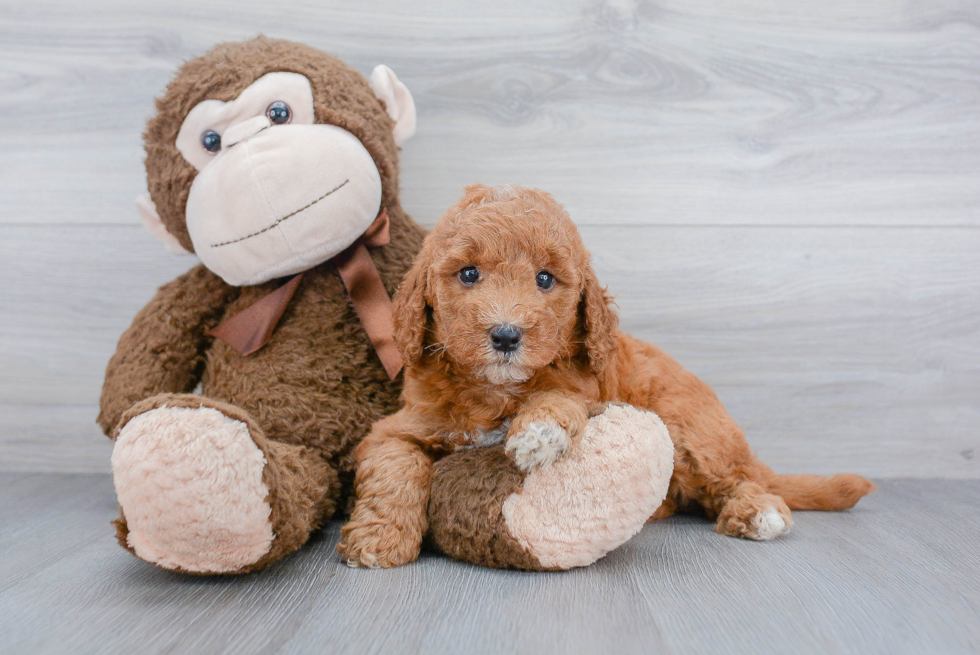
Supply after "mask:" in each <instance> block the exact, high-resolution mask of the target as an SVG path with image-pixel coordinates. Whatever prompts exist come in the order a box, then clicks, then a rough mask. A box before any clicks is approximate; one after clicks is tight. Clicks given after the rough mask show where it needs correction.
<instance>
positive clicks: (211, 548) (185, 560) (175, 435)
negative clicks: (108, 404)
mask: <svg viewBox="0 0 980 655" xmlns="http://www.w3.org/2000/svg"><path fill="white" fill-rule="evenodd" d="M113 436H114V437H115V439H116V443H115V447H114V450H113V453H112V474H113V482H114V483H115V486H116V495H117V496H118V499H119V507H120V518H119V519H118V520H117V521H116V528H117V536H118V538H119V542H120V544H121V545H122V546H124V547H125V548H127V549H129V550H130V551H131V552H133V553H134V554H135V555H136V556H138V557H139V558H141V559H143V560H146V561H147V562H150V563H152V564H156V565H157V566H160V567H163V568H166V569H172V570H176V571H182V572H185V573H198V574H215V573H245V572H248V571H253V570H256V569H259V568H262V567H263V566H266V565H267V564H269V563H271V562H274V561H276V560H278V559H280V558H282V557H284V556H285V555H287V554H288V553H291V552H292V551H294V550H296V549H297V548H299V547H300V546H302V545H303V544H304V543H305V542H306V540H307V539H308V538H309V535H310V533H311V532H312V531H313V530H314V529H316V528H317V527H319V524H320V522H321V521H322V520H323V518H324V517H326V516H328V515H329V513H330V512H331V511H332V509H333V500H332V499H333V498H334V497H335V496H336V494H337V490H338V488H339V482H338V479H337V475H336V473H335V472H334V471H333V469H331V468H330V466H328V465H327V463H325V462H324V461H323V460H322V458H321V457H319V456H318V455H317V454H316V453H314V452H313V451H311V450H309V449H307V448H303V447H301V446H294V445H288V444H283V443H280V442H277V441H273V440H271V439H269V438H268V437H267V436H266V434H265V432H264V431H263V430H262V428H261V427H260V426H259V425H258V424H257V423H256V421H255V420H254V419H253V418H252V417H251V416H250V415H249V414H248V413H247V412H245V411H244V410H242V409H240V408H238V407H235V406H232V405H229V404H227V403H222V402H219V401H215V400H212V399H209V398H204V397H201V396H194V395H189V394H161V395H159V396H154V397H153V398H149V399H147V400H143V401H141V402H139V403H137V404H136V405H135V406H134V407H133V408H132V409H130V410H129V411H128V412H126V414H125V415H124V416H123V418H122V420H121V421H120V424H119V427H117V428H116V430H115V431H114V435H113Z"/></svg>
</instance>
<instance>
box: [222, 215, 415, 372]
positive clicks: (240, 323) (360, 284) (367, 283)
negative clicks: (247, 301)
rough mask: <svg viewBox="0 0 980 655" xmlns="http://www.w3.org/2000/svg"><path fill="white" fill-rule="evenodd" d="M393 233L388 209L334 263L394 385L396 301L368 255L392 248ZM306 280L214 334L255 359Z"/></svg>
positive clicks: (397, 362) (273, 295)
mask: <svg viewBox="0 0 980 655" xmlns="http://www.w3.org/2000/svg"><path fill="white" fill-rule="evenodd" d="M389 228H390V221H389V220H388V210H387V209H384V208H382V209H381V211H380V212H379V213H378V217H377V218H375V219H374V222H373V223H371V226H370V227H368V229H367V230H366V231H365V232H364V234H362V235H361V237H360V238H359V239H358V240H357V241H355V242H354V243H353V245H351V246H350V247H348V248H347V249H346V250H344V251H343V252H342V253H340V254H339V255H337V256H336V257H334V258H333V261H334V263H335V264H336V265H337V272H338V273H340V278H341V279H342V280H343V281H344V286H345V287H347V293H348V295H349V296H350V299H351V303H353V305H354V311H355V312H357V317H358V318H360V319H361V325H363V326H364V331H365V332H367V334H368V337H369V338H370V339H371V343H372V344H373V345H374V349H375V350H376V351H377V353H378V357H380V358H381V363H382V364H383V365H384V367H385V371H387V372H388V377H389V378H391V379H392V380H394V379H395V376H396V375H398V371H400V370H401V368H402V358H401V354H399V352H398V348H396V347H395V339H394V334H395V326H394V323H393V321H392V308H391V299H390V298H389V297H388V292H387V291H385V287H384V283H382V281H381V274H380V273H378V269H377V267H376V266H375V265H374V260H372V259H371V254H370V253H369V252H368V251H367V249H368V248H369V247H370V248H376V247H378V246H384V245H387V244H388V243H390V242H391V233H390V229H389ZM302 280H303V273H299V274H297V275H294V276H293V277H292V278H290V279H289V281H287V282H286V283H285V284H284V285H282V286H281V287H279V288H278V289H276V290H275V291H273V292H272V293H270V294H269V295H267V296H265V297H264V298H262V299H260V300H258V301H256V302H254V303H252V304H251V305H249V306H248V307H246V308H245V309H243V310H242V311H240V312H238V313H237V314H235V315H233V316H229V317H228V318H226V319H225V320H224V321H222V322H221V323H219V324H218V325H217V326H215V327H214V328H212V329H211V330H209V331H208V334H209V335H211V336H213V337H217V338H219V339H221V340H222V341H225V342H226V343H228V344H229V345H230V346H231V347H232V348H234V349H235V350H237V351H238V352H239V354H241V355H242V356H247V355H251V354H252V353H254V352H255V351H257V350H259V349H260V348H262V346H264V345H266V344H267V343H269V340H270V339H272V333H273V332H274V331H275V329H276V325H277V324H278V323H279V319H281V318H282V315H283V314H284V313H285V311H286V307H287V305H289V301H290V300H292V298H293V296H294V295H295V294H296V290H297V289H298V288H299V283H300V282H301V281H302Z"/></svg>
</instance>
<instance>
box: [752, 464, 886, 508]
mask: <svg viewBox="0 0 980 655" xmlns="http://www.w3.org/2000/svg"><path fill="white" fill-rule="evenodd" d="M766 486H768V487H769V491H770V492H772V493H774V494H776V495H777V496H782V497H783V500H785V501H786V504H787V505H789V508H790V509H816V510H822V511H826V512H833V511H837V510H841V509H849V508H851V507H854V505H855V504H856V503H857V501H859V500H861V498H863V497H864V496H866V495H868V494H869V493H871V492H872V491H874V490H875V486H874V484H872V483H871V482H870V481H868V480H865V479H864V478H862V477H861V476H860V475H854V474H853V473H838V474H837V475H831V476H830V477H823V476H821V475H779V474H777V473H772V474H771V475H770V477H769V479H768V480H767V485H766Z"/></svg>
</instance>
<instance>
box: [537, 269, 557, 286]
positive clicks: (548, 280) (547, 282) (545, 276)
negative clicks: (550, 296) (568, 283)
mask: <svg viewBox="0 0 980 655" xmlns="http://www.w3.org/2000/svg"><path fill="white" fill-rule="evenodd" d="M535 279H536V280H537V282H538V288H539V289H542V290H547V289H550V288H551V287H553V286H555V276H554V275H552V274H551V273H549V272H548V271H538V274H537V275H536V276H535Z"/></svg>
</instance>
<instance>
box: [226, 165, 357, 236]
mask: <svg viewBox="0 0 980 655" xmlns="http://www.w3.org/2000/svg"><path fill="white" fill-rule="evenodd" d="M348 182H350V180H349V179H348V180H344V181H343V182H341V183H340V184H338V185H337V186H335V187H334V188H332V189H330V190H329V191H327V192H326V193H324V194H323V195H322V196H320V197H319V198H317V199H316V200H314V201H312V202H309V203H307V204H305V205H303V206H302V207H300V208H299V209H297V210H295V211H292V212H290V213H288V214H286V215H285V216H283V217H282V218H280V219H277V220H276V222H275V223H273V224H272V225H269V226H267V227H264V228H262V229H261V230H259V231H258V232H252V233H251V234H246V235H245V236H243V237H239V238H237V239H232V240H231V241H222V242H221V243H212V244H211V247H212V248H219V247H221V246H227V245H231V244H233V243H238V242H239V241H244V240H245V239H251V238H252V237H257V236H259V235H260V234H262V233H263V232H268V231H269V230H271V229H272V228H274V227H275V226H277V225H279V224H280V223H282V222H283V221H284V220H286V219H287V218H292V217H293V216H295V215H296V214H299V213H300V212H303V211H306V210H307V209H309V208H310V207H312V206H313V205H315V204H316V203H318V202H320V201H321V200H323V199H324V198H326V197H327V196H329V195H330V194H332V193H334V192H335V191H339V190H340V189H341V188H343V187H344V185H346V184H347V183H348Z"/></svg>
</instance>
